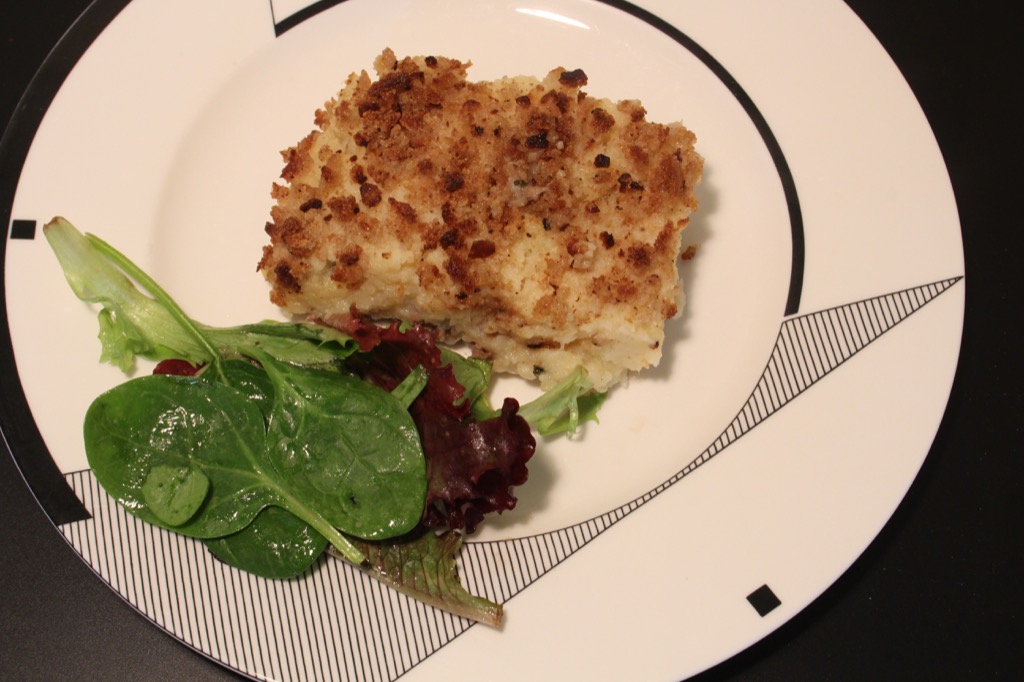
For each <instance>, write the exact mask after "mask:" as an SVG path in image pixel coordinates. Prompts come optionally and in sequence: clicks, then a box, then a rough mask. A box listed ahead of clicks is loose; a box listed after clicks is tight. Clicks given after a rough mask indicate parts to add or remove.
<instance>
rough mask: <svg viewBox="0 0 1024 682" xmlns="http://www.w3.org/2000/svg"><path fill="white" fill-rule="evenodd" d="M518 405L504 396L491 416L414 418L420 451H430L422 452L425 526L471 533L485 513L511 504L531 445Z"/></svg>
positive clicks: (524, 474)
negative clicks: (417, 420)
mask: <svg viewBox="0 0 1024 682" xmlns="http://www.w3.org/2000/svg"><path fill="white" fill-rule="evenodd" d="M518 410H519V405H518V403H516V401H515V400H513V399H512V398H506V399H505V403H504V405H503V406H502V409H501V414H500V415H499V416H497V417H495V418H493V419H488V420H486V421H482V422H477V421H473V420H462V421H457V420H455V419H452V418H450V417H447V416H446V415H443V414H435V415H430V416H429V417H428V418H426V419H424V420H423V421H422V422H421V423H420V438H421V439H422V440H423V449H424V452H431V453H433V454H432V455H428V456H427V508H426V511H425V512H424V517H423V521H424V523H425V524H426V525H427V526H428V527H430V528H464V529H465V530H466V532H467V533H472V532H473V531H475V530H476V527H477V526H478V525H479V524H480V522H481V521H482V520H483V518H484V515H485V514H488V513H491V512H498V513H501V512H503V511H509V510H512V509H514V508H515V506H516V497H515V495H514V488H515V486H518V485H522V484H523V483H526V479H527V476H528V472H527V468H526V463H527V462H528V461H529V460H530V458H531V457H532V456H533V453H534V450H535V448H536V441H535V440H534V438H533V434H532V432H531V430H530V425H529V424H527V423H526V421H525V420H524V419H523V418H522V417H520V416H519V415H518V414H517V412H518Z"/></svg>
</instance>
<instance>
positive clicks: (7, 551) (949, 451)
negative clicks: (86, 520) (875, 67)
mask: <svg viewBox="0 0 1024 682" xmlns="http://www.w3.org/2000/svg"><path fill="white" fill-rule="evenodd" d="M88 4H89V3H88V2H87V1H86V0H37V1H35V2H31V3H29V2H16V3H15V2H12V3H6V6H5V8H4V10H3V13H2V17H3V21H2V22H0V73H2V79H3V80H2V83H3V86H2V88H0V127H3V126H6V124H7V122H8V120H9V119H10V117H11V115H12V112H13V111H14V110H15V106H16V104H17V102H18V98H19V96H20V94H21V93H22V92H23V91H24V90H25V88H26V87H28V85H29V81H30V79H31V78H32V76H33V74H34V73H35V71H36V69H37V68H38V67H39V65H40V64H41V62H42V61H43V59H44V58H45V57H46V56H47V54H48V52H49V50H50V49H51V48H52V47H53V46H54V44H55V43H56V42H57V41H58V40H59V39H60V38H61V35H62V34H63V32H64V31H65V30H66V29H67V28H68V27H69V26H70V25H71V23H72V22H73V21H74V20H75V18H76V17H77V16H78V14H79V13H80V12H81V11H83V10H84V9H85V7H86V6H87V5H88ZM849 4H850V5H851V6H852V8H853V9H854V10H855V11H856V13H857V14H858V15H860V17H861V18H862V19H863V20H864V22H865V23H866V24H867V25H868V26H869V27H870V28H871V30H872V31H873V32H874V33H875V35H876V36H877V37H878V39H879V40H880V42H881V43H882V44H883V45H884V46H885V48H886V49H887V50H888V52H889V54H890V55H891V56H892V58H893V60H894V61H895V62H896V64H897V65H898V66H899V68H900V69H901V71H902V72H903V74H904V76H905V77H906V79H907V81H908V82H909V83H910V85H911V87H912V89H913V91H914V92H915V94H916V95H917V97H918V99H919V101H920V103H921V105H922V107H923V108H924V110H925V113H926V114H927V117H928V120H929V121H930V123H931V125H932V127H933V129H934V131H935V135H936V137H937V139H938V142H939V145H940V147H941V150H942V153H943V155H944V157H945V160H946V163H947V166H948V168H949V173H950V177H951V179H952V182H953V186H954V190H955V194H956V200H957V204H958V208H959V211H960V219H961V223H962V229H963V237H964V245H965V253H966V295H967V309H966V326H965V331H964V336H963V346H962V354H961V359H960V366H959V370H958V373H957V378H956V381H955V383H954V386H953V392H952V396H951V399H950V403H949V407H948V409H947V411H946V415H945V418H944V420H943V423H942V426H941V428H940V431H939V434H938V437H937V439H936V441H935V444H934V446H933V447H932V450H931V452H930V454H929V456H928V459H927V460H926V462H925V464H924V467H923V469H922V471H921V473H920V475H919V476H918V478H917V480H916V481H915V483H914V484H913V486H912V487H911V490H910V492H909V494H908V495H907V497H906V499H905V500H904V502H903V503H902V504H901V505H900V507H899V509H898V510H897V512H896V514H895V515H894V517H893V518H892V520H891V521H890V522H889V523H888V525H887V526H886V527H885V529H884V530H883V531H882V533H881V534H880V536H879V537H878V538H877V539H876V540H875V542H874V543H873V544H872V545H871V546H870V547H869V549H868V550H867V552H866V553H865V554H864V555H863V556H862V557H861V558H860V560H858V561H857V562H856V563H855V564H854V565H853V567H852V568H851V569H850V570H849V571H848V572H847V573H846V574H845V575H843V576H842V578H841V579H840V580H839V581H838V582H837V583H836V584H835V585H834V586H833V587H832V588H831V589H829V590H828V591H827V592H826V593H825V594H824V595H823V596H822V597H821V598H819V599H818V600H816V601H815V602H814V603H813V604H811V605H810V606H809V607H808V608H807V609H806V610H804V611H803V612H802V613H801V614H799V615H798V616H797V617H796V618H794V619H793V620H791V621H790V622H788V623H787V624H785V625H784V626H783V627H781V628H780V629H779V630H778V631H776V632H775V633H773V634H772V635H770V636H769V637H767V638H766V639H765V640H763V641H762V642H760V643H759V644H757V645H755V646H754V647H752V648H751V649H749V650H747V651H745V652H743V653H742V654H740V655H738V656H736V657H735V658H733V659H731V660H729V661H726V662H725V663H723V664H721V665H719V666H717V667H716V668H714V669H712V670H710V671H707V672H706V673H704V674H702V675H700V676H698V678H697V679H699V680H700V682H710V681H712V680H745V681H747V680H940V679H941V680H991V679H1006V680H1010V679H1024V599H1022V593H1024V590H1022V589H1021V582H1022V581H1024V570H1022V569H1024V565H1022V561H1021V559H1022V554H1024V552H1022V549H1024V527H1022V526H1024V524H1022V523H1021V518H1022V514H1021V513H1020V511H1019V510H1018V500H1020V499H1022V498H1024V468H1022V466H1021V461H1022V457H1021V456H1022V452H1021V444H1022V438H1021V427H1020V424H1021V420H1022V417H1021V415H1022V407H1024V405H1022V401H1021V395H1020V389H1019V386H1020V382H1021V379H1022V374H1021V362H1020V353H1019V351H1017V346H1018V344H1017V343H1016V342H1015V339H1016V332H1018V330H1019V329H1020V321H1021V315H1020V310H1021V307H1022V306H1021V301H1020V294H1021V293H1022V289H1024V287H1022V286H1021V272H1022V262H1021V253H1022V249H1021V246H1022V243H1021V242H1022V239H1021V236H1020V235H1021V232H1022V231H1024V221H1022V220H1021V218H1020V217H1019V215H1020V209H1018V204H1019V202H1020V195H1021V194H1022V190H1021V187H1022V186H1024V171H1022V168H1024V144H1022V140H1024V134H1022V132H1021V131H1022V126H1024V107H1022V102H1024V78H1022V76H1021V68H1022V67H1024V58H1022V56H1024V55H1022V45H1024V40H1022V39H1021V37H1020V34H1019V29H1018V26H1019V24H1018V23H1016V20H1013V19H1012V17H1011V15H1010V14H1009V11H1010V10H1009V9H1008V8H1009V7H1011V6H1010V5H1009V4H1004V3H997V2H994V1H991V0H990V1H988V2H977V3H970V4H967V3H963V2H960V1H959V0H849ZM3 181H4V182H8V181H9V178H3ZM5 229H6V228H5ZM0 679H4V680H8V679H11V680H15V679H17V680H37V679H38V680H81V679H96V680H119V679H146V680H148V679H189V680H229V679H237V676H235V675H234V674H233V673H231V672H229V671H227V670H226V669H224V668H221V667H220V666H219V665H217V664H216V663H213V662H210V661H208V660H206V659H204V658H203V657H202V656H200V655H198V654H196V653H195V652H193V651H191V650H190V649H188V648H186V647H185V646H183V645H182V644H180V643H178V642H177V641H175V640H173V639H171V638H170V637H168V636H167V635H165V634H164V633H162V632H161V631H160V630H158V629H157V628H155V627H153V626H152V625H151V624H150V623H149V622H148V621H147V620H145V619H144V618H143V617H142V616H140V615H139V614H137V613H136V612H135V611H134V610H133V609H132V608H131V607H130V606H128V605H127V604H126V603H124V602H123V601H122V600H121V599H120V598H119V597H118V596H116V595H115V594H114V593H113V592H112V591H110V590H109V589H108V588H107V587H105V586H104V585H103V583H102V582H101V581H100V580H99V579H98V578H97V577H96V576H95V575H94V574H93V573H92V572H91V570H90V569H89V568H88V567H87V566H86V565H85V564H84V563H83V562H82V561H81V560H80V559H79V558H78V557H77V556H76V555H75V554H74V552H73V551H72V550H71V548H70V547H69V546H68V545H67V544H66V543H65V541H64V540H63V539H62V538H61V536H60V535H59V534H58V533H57V531H56V530H55V528H54V527H53V526H52V525H51V523H50V522H49V521H48V519H47V518H46V517H45V516H44V514H43V512H42V510H41V509H40V508H39V506H38V505H37V503H36V501H35V499H34V498H33V496H32V494H31V493H30V492H29V490H28V488H27V486H26V485H25V484H24V482H23V480H22V479H21V476H20V474H19V471H18V469H17V468H16V467H15V465H14V462H13V461H12V460H11V458H10V457H9V456H8V455H7V453H6V452H4V453H0Z"/></svg>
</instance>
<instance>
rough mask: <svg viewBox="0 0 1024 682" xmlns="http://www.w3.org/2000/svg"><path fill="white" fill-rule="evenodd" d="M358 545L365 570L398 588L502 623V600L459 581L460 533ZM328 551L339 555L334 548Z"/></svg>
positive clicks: (464, 613) (484, 620) (457, 612)
mask: <svg viewBox="0 0 1024 682" xmlns="http://www.w3.org/2000/svg"><path fill="white" fill-rule="evenodd" d="M356 545H357V546H358V547H359V549H360V550H362V551H363V553H364V554H365V555H366V558H367V562H368V567H366V568H364V570H366V571H368V572H369V573H370V574H371V575H373V576H374V577H375V578H377V579H378V580H380V581H382V582H384V583H385V584H387V585H389V586H391V587H393V588H395V589H396V590H398V591H399V592H402V593H403V594H406V595H408V596H410V597H413V598H414V599H418V600H420V601H422V602H425V603H427V604H430V605H431V606H436V607H437V608H439V609H443V610H445V611H448V612H450V613H453V614H455V615H457V616H463V617H465V618H469V619H471V620H475V621H477V622H478V623H483V624H485V625H490V626H492V627H498V625H500V624H501V617H502V607H501V604H495V603H494V602H492V601H489V600H487V599H484V598H483V597H477V596H474V595H472V594H470V593H469V592H467V591H466V589H465V588H464V587H463V586H462V583H460V582H459V576H458V571H457V570H456V567H455V557H456V556H457V555H458V553H459V550H460V549H461V548H462V535H461V534H460V533H455V532H452V531H448V532H445V533H442V534H440V535H437V534H435V533H432V532H429V531H428V532H425V533H419V534H417V535H414V536H409V537H407V538H402V539H399V540H391V541H388V542H384V543H376V542H361V541H357V542H356ZM328 551H329V552H330V553H331V554H332V555H333V556H338V554H337V552H336V551H335V550H334V549H333V548H329V550H328ZM364 566H367V564H364Z"/></svg>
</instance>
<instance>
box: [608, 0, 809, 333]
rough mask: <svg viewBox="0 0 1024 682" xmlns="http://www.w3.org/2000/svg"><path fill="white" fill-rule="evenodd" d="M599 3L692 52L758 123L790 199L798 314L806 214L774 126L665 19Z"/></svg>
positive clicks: (789, 306)
mask: <svg viewBox="0 0 1024 682" xmlns="http://www.w3.org/2000/svg"><path fill="white" fill-rule="evenodd" d="M599 2H602V3H604V4H606V5H609V6H611V7H615V8H616V9H619V10H622V11H623V12H626V13H627V14H630V15H632V16H634V17H636V18H637V19H640V20H641V21H643V22H645V23H647V24H648V25H650V26H653V27H654V28H656V29H658V30H659V31H661V32H662V33H664V34H665V35H667V36H668V37H669V38H672V40H674V41H676V42H677V43H679V44H680V45H682V46H683V47H685V48H686V49H687V50H689V51H690V53H692V54H693V56H695V57H696V58H697V59H699V60H700V61H701V63H703V64H704V66H706V67H707V68H708V69H709V70H710V71H711V72H712V73H713V74H715V76H717V77H718V79H719V80H720V81H722V84H723V85H725V87H727V88H728V89H729V92H731V93H732V95H733V97H735V98H736V100H737V101H738V102H739V103H740V106H742V107H743V110H744V111H745V112H746V113H747V116H749V117H750V120H751V121H752V122H753V123H754V127H756V128H757V132H758V133H760V134H761V139H762V140H763V141H764V144H765V146H766V147H767V148H768V153H769V154H770V155H771V157H772V161H773V162H774V163H775V171H776V172H777V173H778V174H779V180H780V181H781V182H782V192H783V195H784V196H785V198H786V207H787V209H788V211H789V227H790V234H791V237H792V261H791V264H790V274H789V293H788V295H787V297H786V310H785V316H787V317H788V316H790V315H796V314H797V312H799V310H800V298H801V295H802V292H803V286H804V258H805V247H804V219H803V212H802V211H801V209H800V198H799V195H798V194H797V191H796V181H795V180H794V179H793V173H792V172H791V171H790V169H789V163H788V162H787V161H786V155H785V154H783V152H782V147H781V145H779V141H778V140H777V139H776V137H775V133H773V132H772V129H771V126H769V125H768V121H767V120H765V118H764V116H763V115H762V114H761V111H760V110H759V109H758V108H757V105H756V104H754V100H752V99H751V98H750V95H748V94H747V92H746V91H745V90H744V89H743V87H742V86H741V85H740V84H739V81H737V80H736V79H735V78H733V76H732V74H731V73H729V72H728V71H727V70H726V68H725V67H724V66H722V64H721V63H720V62H719V61H718V60H717V59H715V58H714V57H713V56H711V53H710V52H708V51H707V50H705V49H704V48H703V47H701V46H700V44H699V43H697V41H695V40H694V39H693V38H691V37H689V36H688V35H686V34H685V33H683V32H682V31H681V30H679V29H678V28H676V27H675V26H673V25H672V24H670V23H668V22H667V21H665V20H664V19H662V18H661V17H659V16H657V15H655V14H652V13H651V12H648V11H647V10H645V9H641V8H640V7H637V6H636V5H634V4H632V3H629V2H625V0H599Z"/></svg>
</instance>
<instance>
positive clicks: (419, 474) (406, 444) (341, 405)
mask: <svg viewBox="0 0 1024 682" xmlns="http://www.w3.org/2000/svg"><path fill="white" fill-rule="evenodd" d="M258 359H259V360H260V361H261V362H262V363H263V367H264V369H265V370H266V371H267V374H268V376H269V377H270V380H271V382H272V383H273V385H274V407H273V409H272V410H271V415H270V426H269V428H268V440H269V444H270V447H269V456H270V460H271V461H272V462H273V465H274V467H275V468H276V470H277V471H278V472H279V474H280V475H281V477H282V478H284V479H286V480H287V481H288V482H289V485H290V486H291V487H292V489H293V490H294V491H295V492H296V494H297V495H299V496H301V497H302V499H304V500H306V501H308V503H309V504H310V505H312V506H314V507H315V508H316V509H318V510H320V511H321V513H322V514H323V515H324V517H325V518H326V519H327V520H328V521H330V523H331V524H332V525H333V526H335V527H336V528H338V529H340V530H341V531H342V532H344V533H347V534H349V535H353V536H355V537H358V538H363V539H367V540H379V539H384V538H388V537H394V536H397V535H401V534H403V533H407V532H409V531H410V530H412V529H413V528H414V527H415V526H416V525H417V524H418V523H419V522H420V519H421V518H422V517H423V505H424V501H425V499H426V492H427V474H426V459H425V456H424V454H423V448H422V446H421V445H420V439H419V433H418V432H417V430H416V424H415V422H413V420H412V416H411V415H410V414H409V412H408V410H406V409H405V407H404V406H403V405H402V403H401V402H400V401H399V400H398V399H397V398H395V397H394V396H393V395H391V394H390V393H388V392H387V391H385V390H383V389H380V388H377V387H376V386H372V385H370V384H367V383H365V382H364V381H362V380H361V379H358V378H356V377H354V376H350V375H348V374H344V373H342V372H338V371H327V370H322V369H314V368H308V367H301V366H296V365H285V364H283V363H279V362H277V361H276V360H274V359H272V358H270V357H269V356H267V357H260V358H258Z"/></svg>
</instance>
